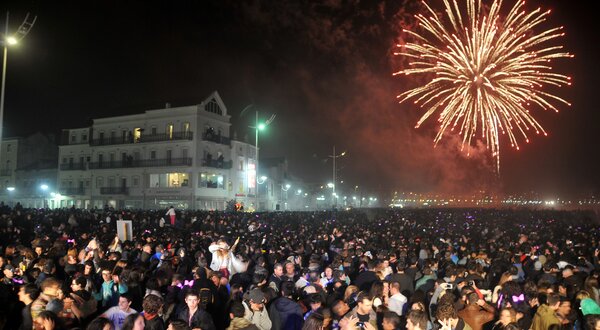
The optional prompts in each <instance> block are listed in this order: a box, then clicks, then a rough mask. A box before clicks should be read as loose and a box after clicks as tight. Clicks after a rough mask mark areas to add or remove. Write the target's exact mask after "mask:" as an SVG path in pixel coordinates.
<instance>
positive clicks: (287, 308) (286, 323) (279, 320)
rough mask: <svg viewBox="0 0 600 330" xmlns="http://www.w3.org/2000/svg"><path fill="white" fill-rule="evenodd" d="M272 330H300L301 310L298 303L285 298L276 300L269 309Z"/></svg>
mask: <svg viewBox="0 0 600 330" xmlns="http://www.w3.org/2000/svg"><path fill="white" fill-rule="evenodd" d="M269 316H270V317H271V322H272V326H271V329H272V330H283V329H285V330H288V329H289V330H296V329H297V330H300V329H302V322H303V318H302V308H301V307H300V305H298V303H296V302H295V301H293V300H291V299H290V298H287V297H280V298H277V299H276V300H275V301H273V303H272V304H271V308H269Z"/></svg>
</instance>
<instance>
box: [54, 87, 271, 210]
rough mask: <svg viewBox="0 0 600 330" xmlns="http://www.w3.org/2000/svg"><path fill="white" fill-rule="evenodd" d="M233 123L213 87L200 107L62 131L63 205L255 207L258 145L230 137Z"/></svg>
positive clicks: (60, 173)
mask: <svg viewBox="0 0 600 330" xmlns="http://www.w3.org/2000/svg"><path fill="white" fill-rule="evenodd" d="M230 126H231V123H230V116H229V115H228V114H227V108H226V107H225V104H224V103H223V101H222V100H221V97H220V96H219V94H218V93H217V92H213V93H212V94H211V95H209V96H208V97H207V98H206V99H205V100H204V101H203V102H202V103H200V104H198V105H192V106H184V107H173V108H171V107H170V106H169V105H168V104H167V106H166V107H165V108H164V109H158V110H148V111H145V112H144V113H141V114H135V115H127V116H118V117H110V118H101V119H94V121H93V125H92V127H87V128H77V129H66V130H63V137H62V140H63V141H62V143H61V145H60V146H59V160H58V163H59V166H58V168H59V171H58V179H57V184H58V186H59V192H60V195H59V199H60V206H61V207H67V206H72V205H74V206H75V207H78V208H92V207H98V208H101V207H103V206H104V205H109V206H112V207H115V208H144V209H166V208H167V207H169V206H170V205H173V206H175V207H176V208H178V209H216V210H223V209H224V208H225V207H226V203H227V201H229V200H232V199H236V200H237V201H238V202H241V203H243V204H244V205H245V208H246V209H248V208H253V207H254V205H255V201H256V199H255V196H256V195H255V193H256V187H255V184H254V178H255V175H256V171H255V152H256V150H255V147H254V146H253V145H250V144H248V143H244V142H240V141H232V140H231V138H230ZM260 203H261V205H265V206H266V205H268V204H269V203H267V201H262V200H261V202H260Z"/></svg>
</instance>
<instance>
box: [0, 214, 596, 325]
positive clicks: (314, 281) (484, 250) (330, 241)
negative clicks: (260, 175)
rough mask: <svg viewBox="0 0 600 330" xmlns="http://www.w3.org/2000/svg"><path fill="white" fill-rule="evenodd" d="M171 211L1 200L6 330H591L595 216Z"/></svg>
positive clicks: (1, 295) (0, 303)
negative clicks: (36, 205) (120, 231)
mask: <svg viewBox="0 0 600 330" xmlns="http://www.w3.org/2000/svg"><path fill="white" fill-rule="evenodd" d="M165 211H166V210H158V211H147V210H146V211H144V210H139V211H131V210H123V211H120V210H114V209H110V208H108V207H107V208H104V209H99V210H80V209H74V208H69V209H23V208H21V207H19V206H16V207H14V208H10V207H7V206H5V205H3V204H2V205H0V269H1V270H2V275H0V276H1V278H0V328H4V329H45V330H52V329H107V330H110V329H115V330H119V329H159V330H160V329H202V330H213V329H231V330H240V329H260V330H268V329H275V330H279V329H281V330H287V329H290V330H294V329H297V330H301V329H307V330H313V329H314V330H316V329H343V330H354V329H368V330H373V329H384V330H391V329H404V328H406V329H409V330H471V329H472V330H482V329H494V330H519V329H522V330H528V329H533V330H545V329H577V330H579V329H582V330H583V329H597V330H598V329H600V307H599V304H600V291H599V285H598V281H599V280H598V276H599V274H600V264H599V261H598V255H599V250H598V248H599V247H600V230H599V229H600V226H599V222H598V219H597V218H596V215H595V214H593V213H590V212H586V211H569V212H566V211H550V210H546V211H541V210H491V209H412V210H403V209H378V210H354V211H328V212H266V213H242V212H217V211H179V210H175V209H173V208H171V209H169V210H168V211H167V212H166V213H165ZM123 219H125V220H132V223H133V239H131V240H125V241H122V240H121V239H119V236H118V235H117V230H116V223H117V221H119V220H123Z"/></svg>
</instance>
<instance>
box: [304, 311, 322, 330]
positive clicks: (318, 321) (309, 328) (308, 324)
mask: <svg viewBox="0 0 600 330" xmlns="http://www.w3.org/2000/svg"><path fill="white" fill-rule="evenodd" d="M323 321H324V318H323V315H321V314H319V313H312V314H311V315H310V316H309V317H308V319H306V321H304V324H303V325H302V330H323Z"/></svg>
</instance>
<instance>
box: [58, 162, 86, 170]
mask: <svg viewBox="0 0 600 330" xmlns="http://www.w3.org/2000/svg"><path fill="white" fill-rule="evenodd" d="M86 169H87V167H86V166H85V163H65V164H60V170H61V171H85V170H86Z"/></svg>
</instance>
